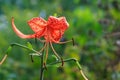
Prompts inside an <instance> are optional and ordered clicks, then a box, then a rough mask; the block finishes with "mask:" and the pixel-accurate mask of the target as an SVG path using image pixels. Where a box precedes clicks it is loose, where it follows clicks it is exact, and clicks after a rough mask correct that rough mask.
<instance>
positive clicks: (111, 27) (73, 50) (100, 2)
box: [0, 0, 120, 80]
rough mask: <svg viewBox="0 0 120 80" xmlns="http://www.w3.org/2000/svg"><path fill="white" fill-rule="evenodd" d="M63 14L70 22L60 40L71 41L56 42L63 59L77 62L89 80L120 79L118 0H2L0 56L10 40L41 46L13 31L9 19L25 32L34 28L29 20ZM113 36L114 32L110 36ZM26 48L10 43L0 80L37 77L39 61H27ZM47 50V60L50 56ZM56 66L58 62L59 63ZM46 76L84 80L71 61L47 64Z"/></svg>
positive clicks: (51, 79) (47, 78)
mask: <svg viewBox="0 0 120 80" xmlns="http://www.w3.org/2000/svg"><path fill="white" fill-rule="evenodd" d="M54 14H57V16H58V17H59V16H65V17H66V19H67V21H68V22H69V24H70V27H69V29H68V30H67V31H66V32H65V35H64V36H63V38H62V41H65V40H70V39H71V38H74V40H75V46H72V43H67V44H64V45H56V44H55V45H54V47H55V49H56V51H57V52H58V54H59V55H60V56H62V57H63V58H64V59H67V58H76V59H78V60H79V62H80V64H81V66H82V69H83V71H84V73H85V75H86V76H87V77H88V79H89V80H120V35H119V34H117V35H112V34H114V33H117V32H120V0H0V60H1V59H2V57H3V56H4V54H5V53H4V52H5V51H6V49H7V48H8V46H9V45H10V44H11V43H19V44H23V45H26V43H27V42H30V43H31V44H32V45H33V47H34V49H36V50H39V49H40V48H41V47H42V45H43V44H41V43H39V42H38V43H37V44H36V43H35V40H34V39H21V38H19V37H18V36H16V34H15V33H14V32H13V30H12V29H11V17H14V18H15V24H16V25H17V28H18V29H20V31H22V32H23V33H25V34H31V33H33V31H32V30H31V29H30V28H29V26H28V24H27V20H30V19H31V18H33V17H38V16H41V17H43V18H44V19H46V20H47V18H48V17H49V16H50V15H54ZM111 35H112V36H111ZM29 53H30V51H27V50H25V49H23V48H20V47H13V49H12V52H10V53H9V55H8V58H7V60H6V61H5V63H4V64H3V65H2V66H0V80H39V75H40V73H39V72H40V70H39V69H40V59H39V57H34V63H32V62H31V60H30V56H29ZM52 55H53V52H52V51H51V50H50V52H49V57H48V63H49V62H50V61H52V60H53V59H54V57H52ZM58 66H59V65H58ZM44 80H84V79H83V77H82V76H81V74H80V72H79V70H78V68H77V66H76V65H75V64H74V63H73V62H69V63H65V65H64V67H63V68H61V67H54V66H53V67H49V68H48V70H47V71H45V74H44Z"/></svg>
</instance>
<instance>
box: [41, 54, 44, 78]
mask: <svg viewBox="0 0 120 80" xmlns="http://www.w3.org/2000/svg"><path fill="white" fill-rule="evenodd" d="M43 56H44V55H43V54H42V55H41V57H40V58H41V66H40V80H43V77H44V66H43Z"/></svg>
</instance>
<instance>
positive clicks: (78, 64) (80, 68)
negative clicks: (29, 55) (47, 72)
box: [47, 58, 88, 80]
mask: <svg viewBox="0 0 120 80" xmlns="http://www.w3.org/2000/svg"><path fill="white" fill-rule="evenodd" d="M63 61H64V62H69V61H74V62H75V63H76V65H77V66H78V68H79V70H80V73H81V75H82V76H83V78H84V79H85V80H88V79H87V77H86V76H85V75H84V73H83V71H82V67H81V65H80V63H79V62H78V60H76V59H74V58H70V59H66V60H63ZM61 62H62V61H56V62H53V63H49V64H48V65H47V67H48V66H51V65H54V64H58V63H61Z"/></svg>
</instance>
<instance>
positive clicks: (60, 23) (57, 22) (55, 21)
mask: <svg viewBox="0 0 120 80" xmlns="http://www.w3.org/2000/svg"><path fill="white" fill-rule="evenodd" d="M48 26H49V27H50V28H53V29H61V30H63V31H64V30H66V29H67V28H68V27H69V24H68V22H67V21H66V18H65V17H59V18H56V17H54V16H50V17H49V18H48Z"/></svg>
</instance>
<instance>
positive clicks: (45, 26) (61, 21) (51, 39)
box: [12, 16, 73, 63]
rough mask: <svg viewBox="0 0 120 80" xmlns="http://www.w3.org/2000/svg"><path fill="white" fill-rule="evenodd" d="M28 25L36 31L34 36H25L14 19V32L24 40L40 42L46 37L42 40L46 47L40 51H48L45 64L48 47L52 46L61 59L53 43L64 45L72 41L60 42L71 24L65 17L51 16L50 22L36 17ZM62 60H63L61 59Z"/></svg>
mask: <svg viewBox="0 0 120 80" xmlns="http://www.w3.org/2000/svg"><path fill="white" fill-rule="evenodd" d="M28 25H29V26H30V28H31V29H32V30H33V31H34V34H29V35H25V34H23V33H22V32H21V31H19V30H18V29H17V27H16V26H15V24H14V18H12V28H13V30H14V32H15V33H16V34H17V35H18V36H19V37H20V38H24V39H29V38H37V39H38V40H40V38H41V37H44V39H45V40H40V41H41V42H45V45H44V46H43V48H42V49H41V50H40V52H42V51H43V50H44V49H46V58H45V63H46V60H47V57H48V46H49V45H50V46H51V49H52V50H53V52H54V54H55V55H56V57H57V58H58V59H61V57H59V55H58V54H57V52H56V51H55V49H54V48H53V45H52V43H58V44H63V43H67V42H71V41H73V40H70V41H65V42H60V39H61V38H62V36H63V34H64V32H65V31H66V30H67V29H68V27H69V24H68V22H67V21H66V18H65V17H59V18H57V17H54V16H50V17H49V18H48V21H46V20H44V19H43V18H41V17H35V18H32V19H31V20H29V21H28ZM61 60H62V59H61Z"/></svg>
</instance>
